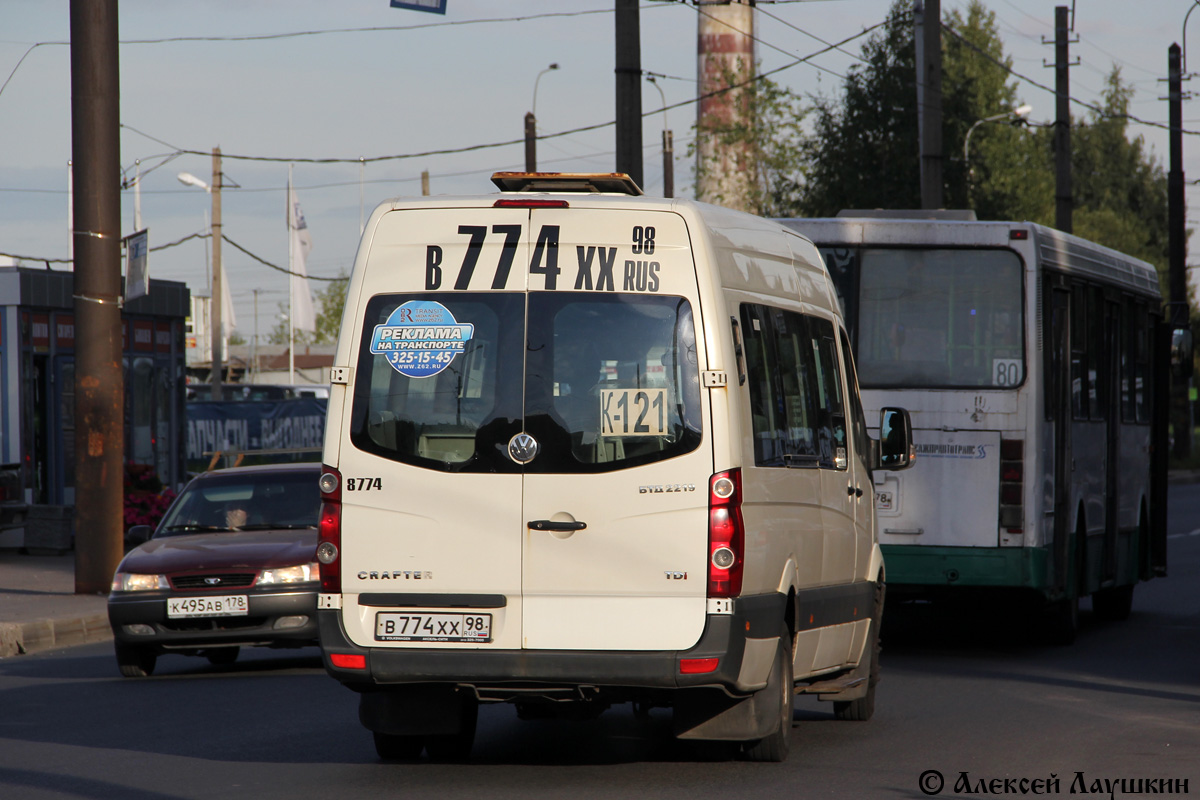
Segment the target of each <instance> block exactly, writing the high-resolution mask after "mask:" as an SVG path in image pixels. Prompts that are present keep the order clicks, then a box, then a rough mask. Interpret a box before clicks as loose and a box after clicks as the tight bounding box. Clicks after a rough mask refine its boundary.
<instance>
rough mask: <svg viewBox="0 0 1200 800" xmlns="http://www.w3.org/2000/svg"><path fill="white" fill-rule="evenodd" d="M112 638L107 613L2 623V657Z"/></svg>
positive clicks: (0, 650) (0, 651) (0, 649)
mask: <svg viewBox="0 0 1200 800" xmlns="http://www.w3.org/2000/svg"><path fill="white" fill-rule="evenodd" d="M109 639H112V628H111V627H110V626H109V622H108V615H107V614H92V615H90V616H86V617H60V618H58V619H41V620H36V621H33V622H0V658H5V657H7V656H16V655H22V654H26V653H35V652H37V651H39V650H49V649H51V648H54V647H67V646H69V645H76V644H86V643H88V642H102V641H105V640H109Z"/></svg>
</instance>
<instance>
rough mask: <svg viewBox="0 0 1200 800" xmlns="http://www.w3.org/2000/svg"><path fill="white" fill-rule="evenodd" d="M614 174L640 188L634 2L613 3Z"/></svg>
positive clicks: (639, 57)
mask: <svg viewBox="0 0 1200 800" xmlns="http://www.w3.org/2000/svg"><path fill="white" fill-rule="evenodd" d="M616 3H617V9H616V11H617V13H616V42H617V54H616V68H615V69H614V70H613V71H614V72H615V73H616V79H617V87H616V89H617V172H624V173H625V174H626V175H628V176H629V177H631V178H633V182H634V183H636V184H637V185H638V186H642V41H641V35H642V34H641V20H640V17H639V14H638V0H616Z"/></svg>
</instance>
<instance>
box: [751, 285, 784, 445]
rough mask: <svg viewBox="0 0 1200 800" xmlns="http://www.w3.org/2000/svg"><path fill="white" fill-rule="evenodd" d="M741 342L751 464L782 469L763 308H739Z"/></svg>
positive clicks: (771, 359) (775, 385)
mask: <svg viewBox="0 0 1200 800" xmlns="http://www.w3.org/2000/svg"><path fill="white" fill-rule="evenodd" d="M741 327H742V331H741V333H742V341H743V343H744V348H745V355H746V384H747V385H746V388H747V389H748V390H749V393H750V421H751V426H752V435H753V437H754V463H755V465H757V466H760V467H775V466H783V453H782V452H781V450H780V439H779V430H778V428H779V425H781V424H782V420H781V419H780V415H779V413H778V403H779V395H780V389H779V384H778V373H779V371H778V369H776V362H775V348H774V347H773V345H772V342H771V338H772V337H771V336H770V335H769V334H770V316H769V314H768V311H767V309H766V308H765V307H763V306H758V305H749V304H747V305H743V306H742V325H741Z"/></svg>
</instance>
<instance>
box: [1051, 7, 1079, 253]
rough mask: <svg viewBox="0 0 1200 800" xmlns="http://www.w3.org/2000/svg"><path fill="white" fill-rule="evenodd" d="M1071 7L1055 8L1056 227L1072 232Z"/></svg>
mask: <svg viewBox="0 0 1200 800" xmlns="http://www.w3.org/2000/svg"><path fill="white" fill-rule="evenodd" d="M1070 13H1071V9H1070V8H1068V7H1067V6H1057V7H1056V8H1055V9H1054V94H1055V103H1054V227H1056V228H1058V229H1059V230H1060V231H1062V232H1063V233H1071V229H1072V219H1071V217H1072V213H1073V206H1074V200H1073V199H1072V196H1071V193H1072V189H1071V75H1070V69H1071V57H1070V44H1071V25H1070V16H1069V15H1070Z"/></svg>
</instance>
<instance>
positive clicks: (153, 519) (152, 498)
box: [125, 464, 175, 531]
mask: <svg viewBox="0 0 1200 800" xmlns="http://www.w3.org/2000/svg"><path fill="white" fill-rule="evenodd" d="M174 499H175V492H174V491H172V490H171V489H167V488H164V487H163V484H162V481H161V480H159V478H158V475H157V474H155V472H154V468H153V467H151V466H150V465H148V464H126V465H125V530H127V531H128V530H129V529H130V528H131V527H133V526H134V525H150V526H151V527H153V526H155V525H157V524H158V521H159V520H161V519H162V518H163V514H165V513H167V508H169V507H170V505H171V502H172V501H174Z"/></svg>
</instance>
